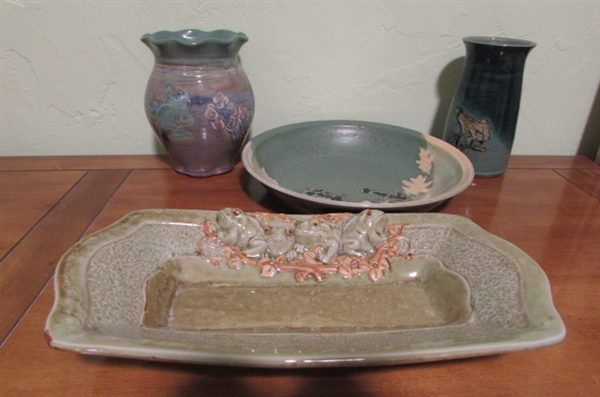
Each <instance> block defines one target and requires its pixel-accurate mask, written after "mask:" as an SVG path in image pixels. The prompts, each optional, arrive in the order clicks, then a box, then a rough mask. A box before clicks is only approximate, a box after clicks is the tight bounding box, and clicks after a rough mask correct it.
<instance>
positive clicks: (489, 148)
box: [444, 37, 536, 177]
mask: <svg viewBox="0 0 600 397" xmlns="http://www.w3.org/2000/svg"><path fill="white" fill-rule="evenodd" d="M463 41H464V44H465V47H466V59H465V63H464V66H463V70H462V74H461V77H460V80H459V82H458V87H457V89H456V93H455V94H454V98H453V100H452V103H451V105H450V110H449V112H448V118H447V120H446V125H445V128H444V140H446V141H447V142H449V143H451V144H452V145H454V146H456V147H457V148H458V149H459V150H461V151H462V152H463V153H464V154H466V155H467V157H469V159H470V160H471V161H472V163H473V166H474V167H475V176H478V177H494V176H499V175H501V174H503V173H504V172H505V171H506V166H507V164H508V159H509V157H510V153H511V150H512V145H513V141H514V138H515V129H516V126H517V117H518V113H519V105H520V101H521V87H522V82H523V70H524V67H525V60H526V58H527V55H528V54H529V51H530V50H531V49H532V48H533V47H535V45H536V44H535V43H533V42H531V41H526V40H519V39H511V38H502V37H466V38H464V39H463Z"/></svg>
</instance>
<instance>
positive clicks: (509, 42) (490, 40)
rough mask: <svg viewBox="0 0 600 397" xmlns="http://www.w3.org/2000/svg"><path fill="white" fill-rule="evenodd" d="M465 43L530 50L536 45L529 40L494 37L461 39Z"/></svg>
mask: <svg viewBox="0 0 600 397" xmlns="http://www.w3.org/2000/svg"><path fill="white" fill-rule="evenodd" d="M463 41H464V42H465V43H473V44H484V45H491V46H498V47H523V48H532V47H535V46H536V43H535V42H533V41H530V40H523V39H515V38H511V37H496V36H469V37H465V38H463Z"/></svg>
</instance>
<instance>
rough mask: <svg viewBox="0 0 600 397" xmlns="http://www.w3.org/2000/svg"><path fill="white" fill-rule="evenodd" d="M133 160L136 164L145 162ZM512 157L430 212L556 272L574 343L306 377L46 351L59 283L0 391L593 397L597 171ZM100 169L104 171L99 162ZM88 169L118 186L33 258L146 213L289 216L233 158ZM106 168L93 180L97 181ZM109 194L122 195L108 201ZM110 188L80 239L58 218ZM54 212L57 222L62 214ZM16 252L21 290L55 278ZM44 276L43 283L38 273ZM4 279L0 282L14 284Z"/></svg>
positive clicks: (599, 350)
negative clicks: (192, 172) (463, 222)
mask: <svg viewBox="0 0 600 397" xmlns="http://www.w3.org/2000/svg"><path fill="white" fill-rule="evenodd" d="M541 160H543V161H541ZM145 161H146V160H143V161H142V163H145ZM150 162H152V161H150ZM134 163H136V164H137V165H138V166H139V165H140V164H141V163H139V162H138V160H135V161H134ZM511 163H512V164H513V166H512V167H510V168H509V170H508V171H507V172H506V174H505V175H503V176H501V177H498V178H491V179H479V178H478V179H475V180H474V182H473V184H472V186H470V187H469V188H468V189H467V190H466V191H465V192H463V193H461V194H460V195H458V196H457V197H455V198H454V199H452V200H450V201H448V202H446V203H444V204H443V205H442V206H441V207H439V208H438V209H436V211H439V212H444V213H452V214H457V215H461V216H465V217H467V218H469V219H471V220H473V221H474V222H475V223H477V224H478V225H479V226H481V227H482V228H483V229H484V230H486V231H488V232H491V233H493V234H495V235H497V236H499V237H501V238H504V239H506V240H507V241H509V242H511V243H513V244H514V245H516V246H517V247H518V248H520V249H521V250H523V251H524V252H526V253H527V254H529V255H530V256H531V257H532V258H533V259H534V260H535V261H537V262H538V263H539V265H540V266H541V267H542V269H543V270H544V271H545V273H546V274H547V276H548V279H549V281H550V285H551V288H552V296H553V299H554V304H555V306H556V308H557V310H558V312H559V313H560V315H561V317H562V318H563V320H564V322H565V324H566V327H567V337H566V339H565V340H564V341H563V342H561V343H560V344H558V345H555V346H551V347H547V348H543V349H536V350H531V351H522V352H513V353H509V354H503V355H496V356H490V357H482V358H472V359H464V360H454V361H447V362H435V363H425V364H417V365H405V366H392V367H381V368H331V369H303V370H293V369H252V368H222V367H213V366H198V365H186V364H174V363H162V362H149V361H137V360H129V359H119V358H108V357H88V356H83V355H80V354H77V353H73V352H66V351H60V350H54V349H51V348H49V347H48V345H47V343H46V342H45V340H44V338H43V336H42V329H43V325H44V322H45V319H46V317H47V315H48V313H49V311H50V309H51V307H52V303H53V300H54V291H53V285H52V284H48V285H46V287H45V288H43V290H42V292H41V294H40V295H39V296H38V297H37V298H36V299H35V302H34V304H33V305H32V306H31V308H30V310H29V311H27V312H26V313H25V314H24V315H23V317H22V319H21V321H20V322H19V324H18V325H17V326H16V327H15V328H14V331H13V332H12V333H11V335H10V337H9V338H8V339H7V340H6V342H5V344H4V346H3V347H2V348H1V349H0V374H1V375H0V395H2V396H31V395H44V396H54V395H56V396H81V395H85V396H96V395H98V396H100V395H119V396H138V395H139V396H147V395H152V396H158V397H160V396H176V397H180V396H197V395H219V396H265V395H277V396H294V397H296V396H315V397H318V396H331V395H344V396H378V397H379V396H390V397H392V396H393V397H397V396H432V395H439V396H598V395H600V386H599V385H600V371H598V368H600V343H598V335H599V334H600V306H599V305H598V302H600V288H599V285H600V266H599V264H600V241H599V240H600V200H599V199H598V196H597V195H596V194H595V193H594V192H596V190H595V189H596V188H595V186H596V182H595V179H594V178H597V175H598V172H597V168H596V166H595V164H594V163H593V162H591V161H589V160H588V159H585V158H582V157H571V158H562V157H558V158H555V157H550V158H544V159H540V158H538V157H522V158H519V159H517V160H515V162H513V161H511ZM58 166H59V168H60V167H62V165H60V164H58ZM98 166H99V167H100V169H101V167H102V165H101V163H99V164H98ZM107 167H108V168H110V166H109V165H107ZM94 172H98V173H100V174H102V175H104V177H105V178H108V180H112V184H113V185H112V186H114V185H115V184H116V185H117V186H116V187H114V188H113V187H106V185H107V183H108V182H106V183H94V184H92V185H93V186H90V185H88V187H87V188H84V186H80V185H81V183H82V182H84V180H87V178H88V177H89V176H91V175H92V172H90V174H86V176H85V178H84V179H82V180H81V181H80V182H79V183H78V184H77V185H76V186H75V188H74V189H73V191H71V192H69V193H68V194H67V195H66V196H65V197H64V198H63V199H62V200H61V201H60V202H59V203H58V204H57V205H56V207H54V208H53V209H52V210H51V211H50V212H49V213H48V215H47V216H46V217H45V218H44V220H43V222H41V223H40V224H39V225H38V226H37V228H36V229H35V230H33V231H31V232H30V233H29V234H27V236H26V238H25V239H24V240H23V241H22V242H21V244H19V246H18V247H17V248H18V249H21V246H22V245H24V244H28V245H27V247H28V249H27V252H28V251H36V249H39V248H44V249H45V250H47V252H49V254H50V255H57V254H58V252H61V251H62V250H61V249H58V248H52V247H51V246H59V245H60V246H65V245H68V242H67V237H68V238H69V239H71V241H73V240H76V239H77V236H76V235H77V234H79V235H81V234H89V233H90V232H92V231H96V230H99V229H101V228H103V227H106V226H108V225H110V224H111V223H113V222H115V221H117V220H118V219H120V218H121V217H122V216H124V215H126V214H127V213H128V212H131V211H135V210H138V209H146V208H188V209H212V210H218V209H220V208H223V207H228V206H232V207H239V208H242V209H243V210H246V211H256V210H266V211H275V212H285V208H283V207H281V206H280V205H279V204H278V203H276V202H274V201H273V199H272V198H271V197H270V196H269V195H268V194H266V192H265V191H264V188H262V186H260V184H257V183H256V182H255V181H254V180H253V179H252V178H250V177H249V176H248V175H247V173H246V172H245V171H244V169H243V167H242V166H241V165H239V164H238V166H236V168H235V169H234V170H233V171H232V172H231V173H228V174H225V175H221V176H219V177H212V178H200V179H196V178H190V177H186V176H183V175H179V174H176V173H174V172H173V171H172V170H170V169H169V168H168V167H165V168H160V167H159V168H151V167H150V168H145V167H141V168H132V169H131V172H130V173H127V172H125V171H122V172H121V171H119V172H117V171H94ZM100 174H94V175H95V176H96V177H97V178H99V177H100ZM109 175H110V177H109ZM117 175H120V176H117ZM126 175H128V176H127V177H126V178H125V176H126ZM120 181H123V182H122V183H121V182H120ZM88 182H91V181H88ZM119 184H120V185H119ZM102 186H105V188H102ZM78 187H79V188H80V190H81V191H85V192H87V193H81V194H79V195H78V198H77V199H75V196H73V197H71V195H72V194H73V193H74V192H75V189H76V188H78ZM90 190H91V192H92V193H90ZM105 190H107V191H114V194H112V193H110V194H109V196H110V197H108V198H107V197H106V194H108V193H107V192H106V191H105ZM115 190H116V191H115ZM103 191H105V196H104V198H102V199H100V198H98V202H103V203H105V204H101V205H100V204H99V203H97V204H96V207H98V206H100V207H102V208H101V211H100V213H99V214H98V216H97V217H96V218H94V215H91V214H90V213H91V212H93V211H91V210H90V213H88V214H87V215H86V217H85V220H81V221H80V223H79V224H76V229H77V230H78V232H75V231H68V230H65V229H64V225H65V223H64V222H61V221H59V220H60V219H64V218H65V217H66V218H67V219H71V220H73V221H74V220H75V219H76V218H77V219H79V218H80V217H83V215H77V214H74V213H70V212H68V211H67V212H68V213H66V214H65V211H66V210H65V209H64V208H67V207H68V206H66V203H65V200H67V199H70V200H72V202H73V203H81V202H86V201H87V200H89V199H90V194H91V195H101V194H102V193H101V192H103ZM56 212H58V213H61V214H62V215H61V216H58V215H54V214H55V213H56ZM96 212H97V211H96ZM49 220H53V221H52V223H48V224H47V225H45V226H44V227H45V229H44V233H41V232H37V233H38V234H36V230H37V229H38V228H40V227H42V225H43V224H44V223H45V222H49ZM87 225H90V226H89V228H87ZM86 228H87V231H86ZM3 233H4V230H3ZM65 233H72V234H71V235H68V236H67V237H64V236H63V237H62V238H59V237H56V238H54V237H52V238H51V239H50V240H49V241H46V242H45V241H43V240H44V238H43V237H44V236H48V235H49V234H50V235H51V234H56V235H57V236H58V235H62V234H65ZM29 240H32V242H29ZM42 244H46V245H44V246H42ZM16 252H17V249H15V250H13V251H12V252H11V255H10V256H9V257H11V256H12V255H14V254H15V253H16ZM21 255H23V257H22V259H20V260H19V261H17V263H18V264H19V265H23V266H25V265H27V266H29V267H28V268H27V270H26V271H25V270H24V271H23V272H25V273H24V274H22V275H20V276H19V275H17V276H14V277H12V276H11V277H10V282H11V283H12V284H13V285H12V287H10V288H12V290H11V291H12V293H14V294H20V293H21V290H27V283H29V281H30V279H29V278H28V277H26V275H28V274H31V275H34V278H38V279H40V280H43V279H44V277H46V279H47V277H48V274H49V273H48V272H47V271H46V270H43V271H42V270H40V269H49V268H51V267H52V265H51V264H50V262H51V261H49V262H48V263H47V264H46V265H44V262H42V261H41V259H40V258H41V257H43V255H40V254H37V256H36V255H34V254H31V255H32V259H28V257H27V256H26V255H25V253H24V252H23V253H21ZM33 261H38V262H37V263H35V264H34V262H33ZM3 265H4V264H3ZM38 268H40V269H38ZM0 270H2V269H1V268H0ZM37 273H39V274H43V275H44V276H43V277H41V276H36V275H35V274H37ZM2 277H4V276H2ZM2 277H0V280H7V279H8V278H7V277H4V278H2ZM3 293H4V288H3ZM2 308H3V310H4V306H2ZM21 310H22V311H23V312H25V309H23V308H21ZM2 314H3V315H4V311H3V312H2ZM32 374H35V376H32Z"/></svg>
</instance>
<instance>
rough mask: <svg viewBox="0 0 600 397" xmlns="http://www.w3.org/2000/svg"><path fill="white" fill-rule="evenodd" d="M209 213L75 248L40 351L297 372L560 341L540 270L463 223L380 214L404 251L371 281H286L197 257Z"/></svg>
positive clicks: (161, 221) (175, 215)
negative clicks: (397, 232)
mask: <svg viewBox="0 0 600 397" xmlns="http://www.w3.org/2000/svg"><path fill="white" fill-rule="evenodd" d="M216 216H217V212H214V211H181V210H147V211H139V212H134V213H131V214H129V215H128V216H127V217H125V218H124V219H123V220H121V221H120V222H118V223H117V224H115V225H113V226H111V227H109V228H107V229H104V230H102V231H99V232H97V233H95V234H93V235H91V236H89V237H87V238H86V239H84V240H82V241H81V242H79V243H78V244H76V245H75V246H74V247H73V248H72V249H71V250H70V251H69V252H67V253H66V254H65V256H64V257H63V259H62V260H61V262H60V264H59V266H58V268H57V271H56V275H55V288H56V300H55V304H54V307H53V309H52V312H51V313H50V316H49V317H48V320H47V324H46V335H47V338H48V341H49V343H50V345H51V346H53V347H57V348H62V349H67V350H73V351H78V352H81V353H84V354H96V355H109V356H120V357H131V358H139V359H152V360H165V361H181V362H190V363H203V364H217V365H239V366H258V367H307V366H342V365H345V366H348V365H388V364H402V363H414V362H423V361H434V360H445V359H453V358H461V357H472V356H480V355H489V354H497V353H504V352H509V351H515V350H523V349H533V348H538V347H543V346H548V345H551V344H554V343H558V342H559V341H560V340H562V338H563V337H564V334H565V329H564V325H563V323H562V321H561V319H560V317H559V315H558V314H557V312H556V310H555V309H554V307H553V305H552V300H551V295H550V288H549V285H548V281H547V278H546V276H545V274H544V273H543V271H542V270H541V268H540V267H539V266H538V265H537V264H536V263H535V262H534V261H533V260H532V259H531V258H530V257H529V256H527V255H526V254H525V253H523V252H522V251H521V250H519V249H518V248H517V247H515V246H514V245H512V244H510V243H508V242H506V241H504V240H502V239H500V238H498V237H496V236H493V235H491V234H489V233H487V232H485V231H483V230H482V229H481V228H479V227H478V226H476V225H475V224H474V223H472V222H471V221H469V220H468V219H465V218H462V217H458V216H453V215H444V214H386V215H385V216H386V217H387V224H388V225H390V224H398V225H405V226H404V228H403V232H402V234H403V235H402V238H403V239H404V240H405V241H409V242H410V247H411V255H407V256H398V257H394V258H390V259H389V269H385V270H384V271H383V276H382V277H381V278H378V279H377V281H373V280H372V279H371V278H370V277H369V275H368V274H367V273H363V274H360V275H355V276H353V277H349V278H348V277H342V276H340V274H328V275H327V277H325V278H323V279H322V280H320V281H317V280H315V279H314V278H311V277H308V278H306V279H304V280H303V281H296V279H295V275H297V273H296V274H295V273H293V272H283V271H280V272H277V273H276V274H274V275H272V277H261V275H260V274H261V270H260V268H257V267H256V266H251V265H248V264H245V265H242V266H239V268H233V267H230V266H227V265H221V266H219V267H215V266H214V265H213V264H211V262H210V261H209V260H207V259H205V257H201V256H199V255H198V248H197V247H198V242H199V240H200V239H201V238H202V237H203V236H204V232H203V228H202V225H203V222H204V221H205V220H210V221H211V222H214V223H217V222H216ZM289 217H291V218H293V219H295V220H298V221H299V222H300V221H306V220H310V219H312V218H311V217H312V216H311V215H290V216H289ZM209 259H210V258H209ZM212 259H216V258H212ZM219 259H220V258H219Z"/></svg>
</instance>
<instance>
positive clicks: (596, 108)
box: [577, 87, 600, 163]
mask: <svg viewBox="0 0 600 397" xmlns="http://www.w3.org/2000/svg"><path fill="white" fill-rule="evenodd" d="M577 154H578V155H580V156H586V157H589V158H590V159H592V160H595V161H596V162H597V163H600V87H598V89H597V90H596V98H594V102H593V103H592V109H591V110H590V114H589V116H588V121H587V124H586V125H585V129H584V130H583V135H582V136H581V141H579V149H578V150H577Z"/></svg>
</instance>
